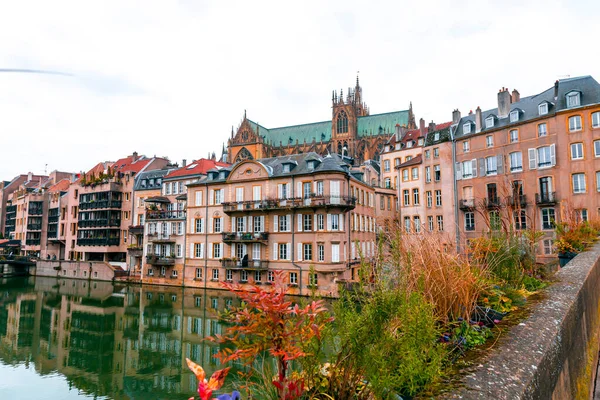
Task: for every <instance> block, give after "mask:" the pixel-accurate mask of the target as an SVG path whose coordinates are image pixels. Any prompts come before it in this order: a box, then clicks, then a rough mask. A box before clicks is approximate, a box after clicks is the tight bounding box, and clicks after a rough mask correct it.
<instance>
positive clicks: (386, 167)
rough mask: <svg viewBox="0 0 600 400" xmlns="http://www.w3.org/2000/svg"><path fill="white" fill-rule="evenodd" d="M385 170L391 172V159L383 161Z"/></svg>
mask: <svg viewBox="0 0 600 400" xmlns="http://www.w3.org/2000/svg"><path fill="white" fill-rule="evenodd" d="M383 172H390V160H384V161H383Z"/></svg>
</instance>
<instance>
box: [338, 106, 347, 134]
mask: <svg viewBox="0 0 600 400" xmlns="http://www.w3.org/2000/svg"><path fill="white" fill-rule="evenodd" d="M337 133H348V115H346V112H345V111H340V112H339V114H338V116H337Z"/></svg>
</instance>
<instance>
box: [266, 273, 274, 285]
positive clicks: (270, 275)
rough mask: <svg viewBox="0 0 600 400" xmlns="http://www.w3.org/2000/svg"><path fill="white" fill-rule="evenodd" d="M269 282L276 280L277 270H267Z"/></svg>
mask: <svg viewBox="0 0 600 400" xmlns="http://www.w3.org/2000/svg"><path fill="white" fill-rule="evenodd" d="M267 282H269V283H273V282H275V272H273V271H267Z"/></svg>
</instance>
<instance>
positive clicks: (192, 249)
mask: <svg viewBox="0 0 600 400" xmlns="http://www.w3.org/2000/svg"><path fill="white" fill-rule="evenodd" d="M194 247H195V244H194V243H190V254H189V257H190V258H194V257H195V254H194Z"/></svg>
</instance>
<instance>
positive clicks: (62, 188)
mask: <svg viewBox="0 0 600 400" xmlns="http://www.w3.org/2000/svg"><path fill="white" fill-rule="evenodd" d="M70 185H71V181H70V180H68V179H66V178H65V179H62V180H60V181H58V182H57V183H55V184H54V185H52V186H50V187H49V188H48V192H51V193H52V192H66V191H67V190H68V189H69V186H70Z"/></svg>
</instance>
